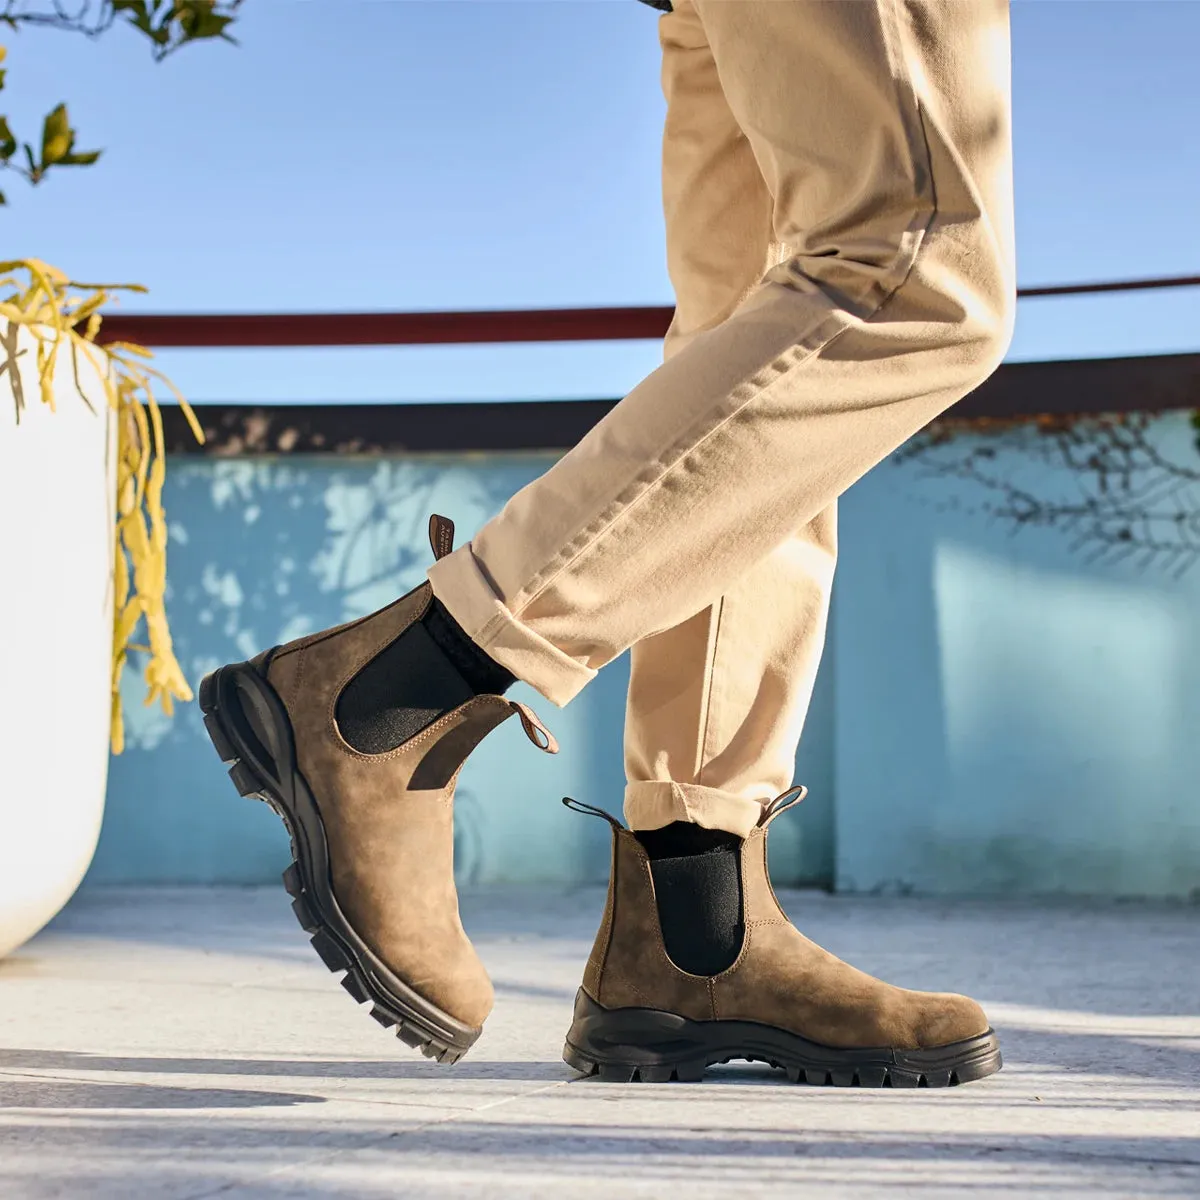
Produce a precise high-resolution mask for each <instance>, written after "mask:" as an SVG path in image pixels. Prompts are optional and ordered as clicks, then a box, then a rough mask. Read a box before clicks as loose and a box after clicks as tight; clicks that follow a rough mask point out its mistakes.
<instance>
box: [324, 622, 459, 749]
mask: <svg viewBox="0 0 1200 1200" xmlns="http://www.w3.org/2000/svg"><path fill="white" fill-rule="evenodd" d="M474 695H476V692H475V691H474V690H473V689H472V688H471V685H470V684H469V683H468V682H467V681H466V680H465V679H464V678H463V677H462V675H461V674H460V673H459V671H458V670H457V669H456V668H455V666H454V664H453V663H452V662H451V661H450V660H449V659H448V658H447V657H446V655H445V654H443V653H442V651H441V650H440V649H439V648H438V645H437V643H436V642H435V641H434V640H433V638H431V637H430V636H429V632H428V631H427V630H426V628H425V626H424V625H423V624H422V623H421V622H420V621H417V622H415V623H414V624H413V625H410V626H409V627H408V628H407V629H406V630H405V631H404V632H403V633H402V634H401V635H400V636H399V637H398V638H396V640H395V641H393V642H391V643H390V644H389V645H387V646H385V647H384V648H383V650H382V651H380V653H379V654H377V655H376V656H375V657H374V658H373V659H371V661H370V662H369V663H367V665H366V666H365V667H363V669H362V670H361V671H359V673H358V674H357V675H355V676H354V678H353V679H351V680H350V682H349V683H348V684H347V685H346V687H345V688H344V689H343V691H342V694H341V695H340V696H339V697H338V701H337V706H336V709H335V713H334V716H335V718H336V720H337V724H338V729H339V730H340V731H341V735H342V737H344V738H345V739H346V741H347V742H348V743H349V744H350V745H351V746H353V747H354V749H355V750H358V751H359V752H360V753H362V754H384V753H386V752H387V751H389V750H395V749H396V747H397V746H401V745H403V744H404V743H405V742H407V741H408V739H409V738H411V737H413V736H414V735H415V734H417V733H420V731H421V730H422V729H424V728H425V727H426V726H427V725H431V724H432V723H433V722H434V721H436V720H437V719H438V717H440V716H442V715H443V714H445V713H448V712H450V711H451V710H452V709H455V708H457V707H458V706H459V705H460V704H465V703H466V702H467V701H468V700H470V699H471V697H472V696H474Z"/></svg>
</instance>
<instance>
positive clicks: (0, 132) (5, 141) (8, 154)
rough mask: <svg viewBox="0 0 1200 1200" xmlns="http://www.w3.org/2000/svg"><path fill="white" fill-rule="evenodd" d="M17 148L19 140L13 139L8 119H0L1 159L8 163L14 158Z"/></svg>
mask: <svg viewBox="0 0 1200 1200" xmlns="http://www.w3.org/2000/svg"><path fill="white" fill-rule="evenodd" d="M16 148H17V139H16V138H15V137H13V135H12V130H11V129H9V127H8V118H7V117H0V158H3V159H5V160H6V161H7V160H8V159H10V158H12V156H13V151H14V150H16Z"/></svg>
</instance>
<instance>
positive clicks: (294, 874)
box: [282, 863, 304, 896]
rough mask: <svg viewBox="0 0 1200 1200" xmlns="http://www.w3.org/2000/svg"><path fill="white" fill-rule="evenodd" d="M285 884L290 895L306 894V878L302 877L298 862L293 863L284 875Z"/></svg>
mask: <svg viewBox="0 0 1200 1200" xmlns="http://www.w3.org/2000/svg"><path fill="white" fill-rule="evenodd" d="M282 879H283V886H284V887H285V888H286V889H287V894H288V895H289V896H301V895H303V894H304V880H303V879H301V877H300V867H299V865H298V864H297V863H292V865H291V866H290V867H288V869H287V870H286V871H284V873H283V875H282Z"/></svg>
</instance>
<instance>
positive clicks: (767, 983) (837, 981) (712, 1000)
mask: <svg viewBox="0 0 1200 1200" xmlns="http://www.w3.org/2000/svg"><path fill="white" fill-rule="evenodd" d="M766 846H767V830H766V828H765V826H764V827H760V828H756V829H755V830H753V832H751V834H750V835H749V836H748V837H747V838H746V839H745V841H744V842H743V843H742V849H741V868H742V889H743V897H744V901H743V903H744V917H745V924H746V936H745V940H744V942H743V944H742V950H741V953H740V955H739V956H738V958H737V961H736V962H734V964H733V965H732V966H731V967H730V968H729V969H728V970H726V971H723V972H721V973H720V974H719V975H714V976H710V977H703V976H697V975H689V974H687V973H686V972H684V971H681V970H679V968H678V967H676V966H675V965H674V963H672V962H671V960H670V958H669V957H668V955H667V952H666V948H665V946H664V944H663V938H662V931H661V929H660V927H659V920H658V910H657V906H656V902H655V897H654V881H653V877H652V875H651V872H650V862H649V859H648V858H647V856H646V852H645V851H644V850H643V849H642V846H641V845H640V843H639V842H638V840H637V838H636V837H635V836H634V835H633V834H632V833H630V832H629V831H628V830H624V829H619V828H615V827H614V834H613V861H612V874H611V877H610V881H609V892H608V902H607V904H606V907H605V913H604V918H603V921H602V923H601V926H600V931H599V933H598V934H597V936H596V942H595V945H594V946H593V948H592V954H591V957H590V958H589V960H588V964H587V968H586V970H585V972H584V977H583V987H584V991H586V992H587V993H588V995H590V996H591V997H592V999H593V1000H595V1001H597V1002H598V1003H599V1004H602V1005H604V1006H605V1007H606V1008H654V1009H659V1010H663V1011H668V1012H673V1013H678V1014H679V1015H681V1016H684V1017H688V1018H690V1019H692V1020H698V1021H702V1020H737V1021H756V1022H759V1023H761V1024H765V1025H771V1026H774V1027H776V1028H779V1029H785V1030H787V1031H789V1032H791V1033H794V1034H797V1035H799V1036H800V1037H803V1038H806V1039H808V1040H809V1041H811V1042H816V1043H818V1044H820V1045H823V1046H829V1047H834V1048H838V1049H849V1048H881V1047H888V1048H891V1049H895V1050H915V1049H927V1048H930V1047H934V1046H943V1045H947V1044H949V1043H951V1042H957V1041H962V1040H964V1039H966V1038H971V1037H975V1036H976V1035H978V1034H982V1033H985V1032H987V1030H988V1021H987V1017H986V1016H985V1015H984V1013H983V1010H982V1009H981V1008H980V1007H979V1005H978V1004H976V1003H975V1001H973V1000H970V999H968V998H967V997H966V996H959V995H955V994H952V993H941V992H917V991H909V990H907V989H905V988H898V987H893V986H892V985H890V984H886V983H883V982H881V981H880V980H878V979H875V978H873V977H872V976H870V975H867V974H866V973H864V972H863V971H859V970H858V969H856V968H855V967H852V966H850V965H848V964H847V963H844V962H842V961H841V960H840V959H838V958H835V957H834V956H833V955H832V954H830V953H828V952H827V951H825V950H823V949H821V947H820V946H817V945H816V944H815V943H813V942H811V941H809V940H808V938H806V937H805V936H804V935H803V934H802V933H800V931H799V930H798V929H796V928H795V927H794V926H793V925H792V924H791V922H790V921H789V920H788V918H787V917H786V915H785V914H784V912H783V910H782V909H781V908H780V906H779V902H778V900H777V898H776V896H775V892H774V890H773V888H772V887H771V882H770V879H769V877H768V874H767V863H766Z"/></svg>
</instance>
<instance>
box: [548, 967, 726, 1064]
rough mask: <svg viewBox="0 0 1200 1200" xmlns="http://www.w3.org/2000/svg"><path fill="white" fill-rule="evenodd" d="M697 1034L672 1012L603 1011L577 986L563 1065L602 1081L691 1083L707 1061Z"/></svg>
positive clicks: (704, 1049)
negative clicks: (674, 1081)
mask: <svg viewBox="0 0 1200 1200" xmlns="http://www.w3.org/2000/svg"><path fill="white" fill-rule="evenodd" d="M700 1034H701V1031H700V1030H698V1029H697V1028H696V1023H695V1022H693V1021H689V1020H688V1019H687V1018H686V1017H681V1016H679V1015H677V1014H676V1013H669V1012H661V1011H659V1010H658V1009H653V1008H613V1009H609V1008H605V1007H604V1006H603V1005H601V1004H597V1003H596V1001H595V1000H593V999H592V998H591V996H589V995H588V994H587V992H585V991H584V990H583V988H580V989H579V991H578V993H576V996H575V1019H574V1020H573V1021H572V1022H571V1028H570V1029H569V1030H568V1031H567V1040H566V1044H565V1045H564V1046H563V1061H564V1062H565V1063H566V1064H567V1065H568V1066H571V1067H574V1068H575V1070H577V1071H579V1072H581V1073H582V1074H584V1075H598V1076H599V1077H600V1078H601V1079H602V1080H603V1081H604V1082H605V1083H632V1082H635V1081H639V1080H640V1081H641V1082H643V1083H668V1082H670V1081H671V1080H679V1081H680V1082H681V1083H695V1082H698V1081H699V1080H700V1079H701V1078H702V1077H703V1075H704V1071H705V1068H706V1067H707V1066H708V1065H709V1062H710V1061H712V1060H711V1058H710V1056H709V1053H708V1048H707V1047H706V1046H705V1043H704V1038H703V1036H702V1035H700ZM698 1035H699V1036H698Z"/></svg>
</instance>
